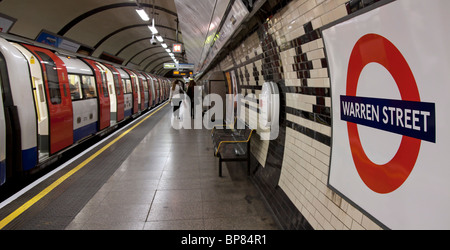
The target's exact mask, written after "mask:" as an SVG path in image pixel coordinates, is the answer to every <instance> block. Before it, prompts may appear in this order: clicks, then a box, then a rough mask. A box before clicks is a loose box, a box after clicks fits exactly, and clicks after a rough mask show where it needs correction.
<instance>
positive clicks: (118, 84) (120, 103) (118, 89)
mask: <svg viewBox="0 0 450 250" xmlns="http://www.w3.org/2000/svg"><path fill="white" fill-rule="evenodd" d="M104 65H105V66H106V67H107V68H108V69H109V70H110V71H111V73H112V75H113V81H114V86H115V93H116V104H117V107H116V112H117V115H116V118H117V122H120V121H122V120H123V119H124V117H125V115H124V111H125V108H124V105H125V104H124V102H125V100H124V91H123V90H124V87H123V86H122V79H121V76H120V73H119V71H118V70H117V69H116V68H115V67H114V66H112V65H109V64H106V63H105V64H104Z"/></svg>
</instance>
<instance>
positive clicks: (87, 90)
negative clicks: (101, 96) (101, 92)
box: [81, 76, 97, 98]
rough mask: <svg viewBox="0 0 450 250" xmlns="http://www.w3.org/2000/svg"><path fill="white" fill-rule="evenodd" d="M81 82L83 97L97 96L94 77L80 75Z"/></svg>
mask: <svg viewBox="0 0 450 250" xmlns="http://www.w3.org/2000/svg"><path fill="white" fill-rule="evenodd" d="M81 80H82V82H83V86H82V89H83V95H84V96H85V98H95V97H97V91H96V89H95V79H94V77H93V76H81Z"/></svg>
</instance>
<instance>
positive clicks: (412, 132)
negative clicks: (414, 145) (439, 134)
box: [341, 96, 436, 143]
mask: <svg viewBox="0 0 450 250" xmlns="http://www.w3.org/2000/svg"><path fill="white" fill-rule="evenodd" d="M341 119H342V120H343V121H347V122H353V123H356V124H361V125H365V126H368V127H371V128H376V129H380V130H384V131H388V132H392V133H395V134H400V135H406V136H409V137H413V138H416V139H420V140H425V141H429V142H433V143H435V142H436V125H435V123H436V114H435V104H434V103H425V102H411V101H402V100H389V99H378V98H367V97H356V96H341Z"/></svg>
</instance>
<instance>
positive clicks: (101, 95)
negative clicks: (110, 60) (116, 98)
mask: <svg viewBox="0 0 450 250" xmlns="http://www.w3.org/2000/svg"><path fill="white" fill-rule="evenodd" d="M83 60H84V61H85V62H86V63H87V64H88V65H89V66H90V67H91V68H92V69H93V70H94V72H95V81H96V82H97V93H98V104H99V105H98V107H99V116H100V117H99V119H98V120H99V130H102V129H105V128H107V127H109V126H110V125H111V104H110V101H109V91H108V83H107V82H106V75H105V72H103V70H101V68H100V67H97V63H96V62H95V61H93V60H90V59H83Z"/></svg>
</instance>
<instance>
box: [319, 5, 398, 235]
mask: <svg viewBox="0 0 450 250" xmlns="http://www.w3.org/2000/svg"><path fill="white" fill-rule="evenodd" d="M395 1H397V0H381V1H379V2H376V3H374V4H372V5H370V6H367V7H365V8H363V9H361V10H358V11H356V12H354V13H351V14H349V15H347V16H345V17H342V18H340V19H338V20H336V21H334V22H331V23H329V24H327V25H324V26H323V27H321V28H320V37H321V38H322V39H324V36H323V31H325V30H327V29H329V28H332V27H334V26H336V25H338V24H340V23H343V22H345V21H348V20H350V19H353V18H355V17H357V16H360V15H363V14H366V13H368V12H370V11H373V10H375V9H378V8H380V7H382V6H384V5H387V4H389V3H392V2H395ZM323 49H324V52H325V55H326V59H327V61H328V53H327V50H326V46H324V48H323ZM327 71H328V76H330V81H331V72H330V68H329V67H327ZM330 93H331V96H333V88H332V86H330ZM333 109H334V107H333V105H331V110H330V111H331V114H333ZM333 119H334V117H333V116H331V124H333ZM336 119H339V118H336ZM333 132H334V131H333V129H331V145H332V146H333ZM332 158H333V148H331V153H330V162H329V164H328V166H329V168H328V177H327V187H328V188H329V189H331V190H332V191H333V192H335V193H336V194H338V195H339V196H340V197H342V198H343V199H344V200H345V201H346V202H348V203H349V204H350V205H352V206H353V207H355V208H356V209H358V211H360V212H361V213H362V214H364V215H365V216H367V217H368V218H369V219H371V220H372V221H373V222H374V223H376V224H377V225H378V226H380V227H381V228H382V229H386V230H390V228H389V227H387V226H386V225H384V224H383V223H382V222H381V221H379V220H378V219H376V218H375V217H374V216H372V215H371V214H370V213H369V212H367V211H366V210H365V209H363V208H361V207H360V206H359V205H358V204H356V203H355V202H353V201H352V200H351V199H350V198H348V197H347V196H346V195H344V194H343V193H341V192H340V191H339V190H337V189H336V188H334V187H333V186H332V185H331V184H330V174H331V160H332Z"/></svg>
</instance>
